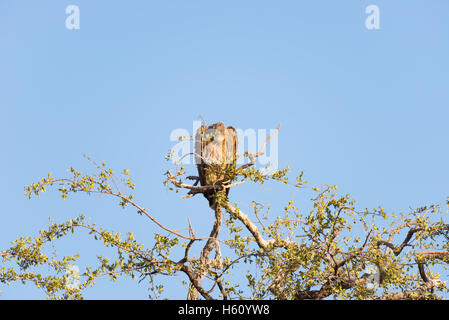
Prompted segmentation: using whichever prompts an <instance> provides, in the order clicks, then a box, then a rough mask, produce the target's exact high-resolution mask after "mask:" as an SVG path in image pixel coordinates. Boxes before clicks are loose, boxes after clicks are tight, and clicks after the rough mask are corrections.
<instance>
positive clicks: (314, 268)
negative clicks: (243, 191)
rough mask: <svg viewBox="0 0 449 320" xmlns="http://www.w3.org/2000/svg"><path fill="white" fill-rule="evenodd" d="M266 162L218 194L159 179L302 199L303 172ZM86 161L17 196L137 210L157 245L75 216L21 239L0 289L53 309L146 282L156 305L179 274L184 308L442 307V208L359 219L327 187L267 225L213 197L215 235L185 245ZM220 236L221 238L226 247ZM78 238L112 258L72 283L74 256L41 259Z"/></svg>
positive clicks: (102, 167)
mask: <svg viewBox="0 0 449 320" xmlns="http://www.w3.org/2000/svg"><path fill="white" fill-rule="evenodd" d="M267 142H268V140H267ZM262 152H263V150H261V151H260V152H259V153H258V154H252V155H251V154H248V153H247V154H246V156H248V157H249V159H250V161H249V163H247V164H246V165H243V166H241V167H229V166H228V167H226V168H218V169H217V170H224V172H221V173H220V174H219V175H222V176H223V175H226V176H227V177H229V179H228V180H227V182H226V183H221V184H217V185H213V186H211V185H206V186H197V185H196V184H189V183H186V181H187V180H186V179H185V178H188V177H187V176H186V168H185V167H178V166H177V167H176V168H175V169H172V170H168V171H167V172H166V180H165V181H164V184H165V185H166V186H167V187H168V188H169V189H170V190H174V191H180V190H183V189H185V190H188V193H187V194H186V195H184V196H183V197H185V198H189V197H193V196H195V195H197V194H204V193H205V192H210V191H211V190H215V191H220V190H221V191H224V190H226V189H229V188H233V192H238V185H240V184H242V183H254V184H263V183H264V182H266V181H269V180H270V181H275V182H278V183H281V184H283V185H284V187H285V188H300V189H304V188H305V186H306V184H307V182H306V181H304V180H303V174H304V173H303V172H301V173H300V174H299V175H298V176H296V177H294V178H293V179H292V178H291V177H290V175H289V168H288V167H287V168H285V169H280V170H277V171H274V172H271V173H269V174H267V173H266V171H265V170H261V169H258V168H256V167H255V165H254V164H255V159H256V157H257V156H258V155H260V154H261V153H262ZM86 158H87V159H88V160H89V161H91V162H92V163H93V164H94V165H95V167H96V172H95V173H91V174H87V173H82V172H80V171H78V170H76V169H74V168H70V171H69V172H70V174H69V176H68V177H63V178H54V177H53V176H51V175H50V174H48V175H47V177H45V178H43V179H42V180H40V181H38V182H36V183H32V184H31V185H29V186H27V187H25V195H26V196H27V197H28V198H30V197H32V196H39V194H40V193H42V192H44V191H46V190H47V189H48V188H50V187H56V188H57V190H58V191H59V192H60V194H61V196H62V198H63V199H65V198H66V197H68V196H69V195H70V194H73V193H78V192H82V193H88V194H100V195H107V196H110V197H113V198H115V199H117V200H118V202H119V203H118V204H119V206H121V207H122V208H126V207H131V208H133V209H134V210H135V211H136V212H137V214H139V215H142V216H145V217H147V218H148V220H149V223H152V224H154V225H155V226H156V227H157V228H158V229H159V230H160V232H155V233H154V243H152V244H151V245H150V246H147V245H145V244H142V243H140V242H138V241H137V240H136V239H135V238H134V235H133V233H132V232H128V233H127V235H126V237H123V236H122V235H121V234H120V233H116V232H112V231H107V230H104V229H103V228H101V227H99V226H97V225H96V224H95V223H90V222H88V221H87V220H86V218H85V217H84V216H83V215H81V216H79V217H77V218H75V219H70V220H68V221H66V222H65V223H60V224H57V223H51V225H50V226H49V227H48V228H46V229H44V230H41V231H40V232H39V234H38V235H37V236H36V237H23V236H22V237H21V238H19V239H17V240H15V241H14V242H13V245H12V246H11V247H10V248H8V249H6V250H3V251H0V255H1V259H2V262H3V266H1V268H0V282H1V283H4V284H8V283H11V282H14V281H21V282H23V283H28V282H30V283H33V284H34V285H36V286H37V287H39V288H42V289H43V290H44V291H45V292H46V295H47V298H51V299H82V298H83V296H82V293H83V289H85V288H86V287H88V286H93V285H94V284H95V281H96V279H98V278H99V277H103V276H109V277H111V279H113V280H115V279H117V277H119V276H130V277H131V278H135V279H139V280H140V281H148V285H149V287H150V288H151V289H152V292H153V294H154V295H150V297H152V298H160V297H161V294H162V293H163V286H162V285H160V284H158V276H160V275H164V276H175V275H177V274H180V273H181V274H184V275H185V276H186V277H185V278H186V280H187V281H186V283H187V284H188V289H186V297H187V298H188V299H238V298H240V299H241V298H243V299H297V300H303V299H326V298H328V299H442V298H444V297H445V295H446V294H447V287H446V283H445V282H444V281H443V280H441V279H444V278H443V277H446V276H447V273H446V271H445V270H446V269H445V268H446V265H447V262H448V260H449V248H448V246H449V244H448V243H449V242H448V241H449V238H448V232H449V225H448V224H446V223H445V221H444V217H445V215H447V213H448V210H447V206H449V198H447V199H446V203H445V205H444V206H443V205H430V206H425V207H421V208H417V209H411V210H410V211H409V212H408V213H400V214H398V215H395V214H393V213H387V212H386V211H385V210H384V209H383V208H376V209H373V210H368V209H358V208H357V207H356V204H355V201H354V200H353V199H351V197H350V196H349V195H340V194H338V192H337V187H336V186H328V185H324V186H322V187H320V188H312V190H313V196H312V198H311V199H310V210H308V211H304V212H302V211H303V210H299V209H298V208H297V205H295V203H294V202H293V201H289V202H288V203H286V205H285V207H284V210H283V212H282V214H281V215H279V216H277V217H276V218H273V217H272V216H271V215H272V214H271V213H270V212H269V209H268V208H266V207H265V206H264V205H262V204H260V203H258V202H252V204H251V206H250V211H251V214H250V215H249V214H246V213H244V211H243V210H242V209H241V208H239V207H238V205H237V204H235V203H231V202H230V200H229V199H228V197H227V196H226V194H227V193H225V192H217V193H216V194H217V198H216V199H215V206H214V207H213V208H212V211H213V213H214V215H213V216H212V215H211V220H212V221H211V222H213V226H212V229H211V231H210V233H209V235H201V236H200V235H197V234H196V233H195V231H194V227H193V226H192V225H190V223H189V225H188V226H187V227H188V228H186V230H188V232H187V231H186V232H185V233H183V232H180V231H176V230H179V228H176V230H175V227H176V226H167V225H163V224H162V223H161V222H160V221H159V220H158V214H157V213H153V212H151V211H150V210H148V209H146V208H145V207H144V206H143V205H142V204H140V203H139V202H138V201H137V200H135V199H134V196H133V193H132V192H133V190H134V189H135V185H134V184H133V182H132V180H131V178H130V172H129V170H126V169H125V170H123V171H122V172H121V173H120V174H119V176H117V175H115V174H114V171H113V170H112V169H110V168H108V167H107V166H106V164H105V163H104V162H103V163H102V164H97V163H95V162H94V161H92V160H91V159H90V158H88V157H86ZM166 158H167V159H168V160H170V158H171V156H170V155H169V156H167V157H166ZM186 201H188V200H186ZM224 228H226V229H227V231H228V234H229V236H228V237H227V238H223V237H222V234H223V233H222V232H221V231H222V229H224ZM80 230H87V231H88V233H89V234H91V235H92V237H93V240H97V241H101V242H102V243H103V244H104V245H105V246H106V247H110V248H115V249H116V251H117V257H116V258H113V259H111V258H105V257H99V264H98V265H97V266H96V267H92V268H86V269H85V270H84V271H83V272H81V273H77V272H72V271H73V269H71V267H72V265H71V264H72V261H76V260H77V258H78V255H75V256H66V257H62V258H61V259H56V258H55V257H50V256H49V255H47V254H45V253H44V248H45V247H46V246H48V245H49V244H50V243H52V242H53V241H55V240H56V239H59V238H61V237H64V236H66V235H67V234H68V233H70V232H71V233H73V232H78V231H80ZM197 244H200V249H199V250H198V248H197V246H196V245H197ZM195 248H197V250H195ZM242 265H243V266H245V267H246V266H250V268H249V269H248V270H249V271H247V273H246V274H245V276H244V278H243V279H241V278H239V279H237V280H236V279H235V275H233V271H234V270H240V269H238V268H239V267H240V266H242ZM40 266H48V267H49V270H50V271H49V272H47V273H42V272H38V271H36V270H39V267H40ZM70 270H72V271H70ZM68 271H69V272H68ZM437 271H438V272H437ZM74 279H75V280H79V283H78V284H77V285H73V280H74ZM244 287H246V289H243V288H244Z"/></svg>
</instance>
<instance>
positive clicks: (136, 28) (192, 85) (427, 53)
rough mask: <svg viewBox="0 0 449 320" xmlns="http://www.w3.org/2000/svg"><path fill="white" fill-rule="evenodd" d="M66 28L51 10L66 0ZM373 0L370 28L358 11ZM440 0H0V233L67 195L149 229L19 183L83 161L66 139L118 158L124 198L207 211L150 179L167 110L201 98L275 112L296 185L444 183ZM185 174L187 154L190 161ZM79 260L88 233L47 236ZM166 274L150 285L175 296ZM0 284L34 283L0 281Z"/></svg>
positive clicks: (8, 233)
mask: <svg viewBox="0 0 449 320" xmlns="http://www.w3.org/2000/svg"><path fill="white" fill-rule="evenodd" d="M70 4H74V5H78V6H79V8H80V29H79V30H68V29H66V26H65V19H66V17H67V15H66V13H65V9H66V7H67V6H68V5H70ZM372 4H374V5H378V6H379V9H380V27H381V29H380V30H367V29H366V28H365V19H366V17H367V15H366V14H365V8H366V7H367V6H368V5H372ZM448 57H449V1H447V0H420V1H417V0H407V1H405V0H395V1H380V0H369V1H365V0H358V1H355V0H353V1H335V0H328V1H322V0H314V1H293V0H292V1H286V0H283V1H263V0H257V1H256V0H247V1H235V0H227V1H206V0H202V1H200V0H191V1H184V0H182V1H181V0H177V1H175V0H169V1H100V0H72V1H65V0H64V1H62V0H58V1H18V0H17V1H16V0H14V1H13V0H0V143H1V150H2V156H1V157H0V168H1V177H2V183H1V184H0V197H1V203H2V208H1V210H0V248H6V247H8V246H9V244H10V242H11V241H12V240H14V239H15V238H17V237H18V236H20V235H22V234H25V235H35V234H37V232H38V230H40V229H41V228H45V227H46V226H47V224H48V220H47V219H48V217H50V216H51V217H53V218H54V219H55V220H56V221H58V222H59V221H65V220H67V219H69V218H72V217H75V216H77V215H79V214H80V213H84V214H86V215H87V216H89V217H90V218H91V219H92V221H95V222H97V223H98V224H100V225H103V226H104V227H105V228H108V229H112V230H115V231H117V232H123V233H125V232H126V231H130V230H131V231H133V232H134V233H135V236H136V238H137V239H138V240H141V241H143V242H146V243H149V244H151V240H152V233H153V232H154V231H155V230H156V229H155V227H154V225H152V224H151V223H150V222H149V221H146V220H145V219H144V218H143V217H140V216H138V215H136V214H135V213H134V212H133V211H131V210H125V211H124V210H121V209H120V208H119V207H118V206H117V201H113V200H110V199H104V198H103V199H99V198H97V197H94V196H90V197H89V196H87V195H78V194H77V195H76V196H75V197H73V198H70V199H68V200H67V201H63V200H62V199H61V198H60V197H59V196H58V194H57V193H56V192H55V191H54V192H49V193H46V194H44V195H43V196H42V197H41V198H39V199H32V200H27V199H26V198H25V197H24V196H23V187H24V186H25V185H28V184H30V183H31V182H34V181H35V180H38V179H39V178H40V177H42V176H45V175H46V174H47V172H49V171H50V172H52V173H53V175H55V176H61V175H64V174H66V169H67V168H69V167H70V166H74V167H77V168H80V169H85V168H89V164H88V163H87V162H86V160H84V159H83V157H82V155H83V153H86V154H88V155H90V156H91V157H92V158H94V159H96V160H99V161H101V160H105V161H106V162H107V163H108V164H109V165H110V166H111V167H112V168H114V169H116V170H120V169H124V168H127V169H130V171H131V174H132V177H133V178H134V181H135V183H136V187H137V192H136V199H137V200H138V201H139V202H140V203H142V205H143V206H145V207H146V208H148V209H149V210H150V212H151V213H152V214H154V216H156V217H158V218H159V219H160V220H161V221H162V222H163V223H165V224H167V225H169V226H171V227H173V228H184V227H185V226H186V225H187V218H190V220H191V221H192V224H193V226H194V227H195V230H196V231H197V233H198V234H201V232H203V234H206V233H207V232H208V229H209V228H210V225H211V223H212V220H211V219H207V218H205V217H207V216H208V215H210V214H211V213H210V210H209V209H208V207H207V202H206V200H205V199H203V198H201V197H196V198H192V199H180V195H179V194H174V193H171V192H168V191H167V190H166V189H165V188H164V187H163V185H162V181H163V178H164V177H163V173H164V172H165V171H166V170H167V169H168V168H170V166H169V165H168V163H167V162H166V161H165V160H164V159H163V156H164V155H165V154H166V153H167V151H168V149H169V148H170V147H172V146H173V142H171V141H170V140H169V135H170V132H171V131H172V130H173V129H175V128H186V129H190V128H191V126H192V121H194V120H199V119H200V118H199V117H200V115H201V116H202V117H203V118H204V119H205V120H206V121H207V122H208V123H213V122H216V121H223V122H225V123H226V124H228V125H233V126H235V127H239V128H242V129H246V128H255V129H258V128H261V129H269V128H275V127H276V126H277V125H278V123H280V122H282V128H281V131H280V132H279V164H280V166H285V165H287V164H289V165H290V166H291V168H292V171H294V172H300V171H302V170H304V171H305V174H306V180H308V181H309V185H311V186H319V185H321V184H323V183H328V184H336V185H338V186H339V191H340V192H342V193H350V194H351V195H352V196H353V197H354V198H355V199H356V200H357V201H358V204H359V206H360V207H362V208H365V207H368V208H373V207H377V206H379V205H382V206H384V207H385V209H386V210H388V211H395V212H397V211H400V210H407V209H408V208H409V206H413V207H416V206H421V205H426V204H430V203H436V202H443V201H444V199H445V197H446V196H448V195H449V170H448V158H449V148H448V138H449V127H448V119H449V79H448V78H449V61H448ZM189 170H191V171H190V172H192V174H194V168H193V167H189ZM239 189H240V190H237V188H236V189H234V190H231V200H232V201H239V202H241V208H242V209H243V210H246V211H248V207H247V204H248V203H249V201H250V200H257V201H259V202H263V203H271V204H272V205H273V206H274V207H276V206H278V207H279V208H281V207H282V206H283V205H285V203H286V201H287V199H289V198H294V199H295V198H297V199H299V198H301V197H300V195H299V194H298V191H294V190H292V189H289V188H285V187H283V188H278V187H274V186H267V187H265V186H264V187H262V188H260V187H257V186H251V185H245V186H241V187H239ZM55 250H56V251H57V253H58V254H60V255H68V254H74V253H77V252H78V253H80V254H81V258H80V260H79V263H78V265H79V267H80V269H81V270H83V268H84V267H85V266H86V265H87V264H92V263H94V262H95V255H96V253H98V252H99V253H101V254H104V255H107V254H108V252H110V253H113V251H108V250H103V249H102V248H101V246H100V245H97V244H96V243H95V241H93V240H92V239H91V238H89V237H88V236H86V235H84V234H81V235H80V236H77V235H76V236H72V237H69V238H68V239H67V240H64V241H61V242H58V243H57V244H56V245H55ZM182 279H184V278H183V277H179V278H178V279H176V281H174V282H169V283H168V284H167V285H168V287H167V296H168V297H170V298H184V297H185V293H184V292H183V291H182V290H179V286H178V284H179V283H180V281H181V280H182ZM0 290H2V291H3V293H2V295H0V298H11V299H14V298H43V297H44V296H43V294H42V292H41V291H40V290H38V289H35V288H34V287H30V286H23V285H18V286H16V285H14V286H10V287H4V286H1V287H0ZM85 297H86V298H98V299H109V298H118V299H124V298H134V299H145V298H146V297H147V291H146V287H145V286H144V285H143V284H140V285H139V284H138V283H137V282H136V281H132V280H129V281H128V280H123V281H119V282H118V283H116V284H114V283H111V282H110V281H109V280H104V281H100V282H99V285H98V286H97V287H94V288H92V289H89V290H87V291H86V294H85Z"/></svg>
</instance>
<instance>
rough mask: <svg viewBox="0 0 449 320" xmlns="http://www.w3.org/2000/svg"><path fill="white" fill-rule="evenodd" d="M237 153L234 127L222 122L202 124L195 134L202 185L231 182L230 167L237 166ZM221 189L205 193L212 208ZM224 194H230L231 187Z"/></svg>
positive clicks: (196, 158) (218, 184)
mask: <svg viewBox="0 0 449 320" xmlns="http://www.w3.org/2000/svg"><path fill="white" fill-rule="evenodd" d="M236 153H237V133H236V131H235V129H234V128H233V127H227V128H226V127H225V125H224V124H223V123H222V122H217V123H214V124H212V125H210V126H208V127H206V126H204V125H203V126H201V127H200V128H199V129H198V131H197V132H196V136H195V160H196V164H197V168H198V176H199V181H200V183H201V185H202V186H217V187H219V186H220V185H222V184H223V183H228V182H230V177H229V175H228V174H229V173H230V170H229V169H230V168H235V165H236ZM221 191H222V190H210V191H206V192H205V193H203V194H204V196H205V197H206V199H207V200H208V201H209V206H210V207H211V208H215V203H216V197H217V196H218V195H219V194H220V192H221ZM222 193H223V192H222ZM224 194H225V195H226V196H227V195H228V194H229V188H227V189H226V191H225V192H224Z"/></svg>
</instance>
